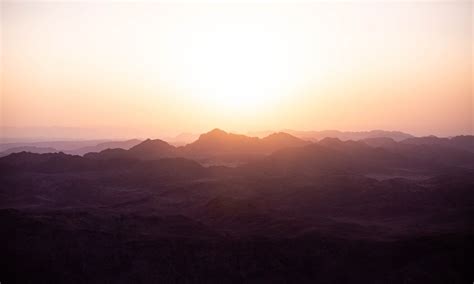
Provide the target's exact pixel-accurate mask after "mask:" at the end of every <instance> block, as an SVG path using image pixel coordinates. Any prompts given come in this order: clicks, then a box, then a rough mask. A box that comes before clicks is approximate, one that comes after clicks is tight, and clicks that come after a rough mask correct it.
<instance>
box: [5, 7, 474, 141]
mask: <svg viewBox="0 0 474 284" xmlns="http://www.w3.org/2000/svg"><path fill="white" fill-rule="evenodd" d="M1 8H2V11H1V27H2V37H1V47H2V57H1V60H2V61H1V75H2V89H1V90H2V95H1V99H2V100H1V126H2V127H3V129H4V131H3V133H2V135H3V136H11V135H12V134H11V133H10V132H8V131H6V130H5V129H7V128H6V127H8V129H21V128H25V129H26V128H27V127H40V128H41V127H51V126H55V127H77V128H86V129H100V131H104V132H102V133H105V132H107V131H108V132H107V133H108V134H107V135H109V134H110V133H112V132H113V133H115V134H116V133H117V132H120V135H122V136H123V137H125V136H130V137H132V136H136V135H144V133H149V135H152V136H153V135H155V136H156V135H157V134H161V133H170V132H194V133H200V132H204V131H206V130H209V129H212V128H215V127H219V128H223V129H226V130H229V131H235V132H247V131H260V130H268V129H273V130H278V129H285V128H289V129H298V130H321V129H341V130H353V131H357V130H370V129H386V130H401V131H406V132H409V133H412V134H415V135H428V134H435V135H441V136H448V135H459V134H472V133H473V128H472V125H473V117H472V108H473V103H472V85H471V83H472V80H473V76H472V64H473V62H474V61H473V56H472V41H473V34H472V3H471V2H469V1H468V2H460V1H459V2H458V1H456V2H454V1H453V2H444V3H443V2H436V3H432V2H429V3H428V2H418V3H403V2H388V3H376V2H364V3H358V4H356V3H332V4H330V3H329V2H320V3H312V4H309V3H308V4H298V5H295V4H289V3H286V4H285V3H281V4H250V3H248V4H243V5H234V4H232V5H231V4H210V3H208V4H182V5H172V4H160V3H152V2H142V3H138V4H135V3H110V2H109V3H100V4H99V3H91V2H83V3H66V2H63V3H61V2H51V3H41V2H37V3H27V2H24V3H23V2H8V1H6V2H5V1H3V2H2V3H1ZM114 129H120V130H117V131H116V132H114V131H115V130H114ZM123 129H126V131H125V132H124V131H123ZM100 131H99V132H100ZM15 133H16V134H18V131H17V132H15ZM49 135H51V136H54V135H56V136H58V135H59V134H58V133H54V131H53V133H50V134H49Z"/></svg>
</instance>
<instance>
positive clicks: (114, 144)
mask: <svg viewBox="0 0 474 284" xmlns="http://www.w3.org/2000/svg"><path fill="white" fill-rule="evenodd" d="M140 142H142V141H141V140H138V139H130V140H126V141H110V142H104V143H99V144H97V145H93V146H86V147H81V148H78V149H74V150H69V151H65V152H66V153H68V154H72V155H81V156H82V155H84V154H86V153H91V152H100V151H103V150H105V149H125V150H128V149H130V148H131V147H133V146H135V145H137V144H139V143H140Z"/></svg>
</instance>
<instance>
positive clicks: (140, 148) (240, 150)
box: [85, 129, 310, 164]
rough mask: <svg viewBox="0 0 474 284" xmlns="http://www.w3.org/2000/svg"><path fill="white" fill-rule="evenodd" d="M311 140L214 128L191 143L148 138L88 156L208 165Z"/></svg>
mask: <svg viewBox="0 0 474 284" xmlns="http://www.w3.org/2000/svg"><path fill="white" fill-rule="evenodd" d="M309 143H310V142H306V141H303V140H301V139H298V138H296V137H294V136H291V135H289V134H286V133H275V134H272V135H270V136H268V137H265V138H263V139H259V138H257V137H248V136H245V135H239V134H232V133H227V132H225V131H222V130H220V129H214V130H212V131H210V132H208V133H205V134H202V135H201V136H199V138H198V139H197V140H196V141H195V142H193V143H190V144H187V145H186V146H182V147H174V146H172V145H170V144H168V143H167V142H165V141H162V140H159V139H156V140H150V139H147V140H146V141H143V142H142V143H140V144H138V145H136V146H134V147H132V148H130V149H129V150H128V151H120V150H104V151H102V152H100V153H98V154H97V153H89V154H86V155H85V156H86V157H88V158H93V159H112V158H113V159H118V158H121V159H125V158H127V159H142V160H153V159H160V158H164V157H185V158H191V159H196V160H199V161H201V162H203V163H205V164H208V163H211V164H212V163H217V164H219V163H222V162H246V161H249V160H253V159H255V158H258V157H261V156H262V155H267V154H270V153H272V152H274V151H276V150H278V149H282V148H286V147H298V146H302V145H307V144H309Z"/></svg>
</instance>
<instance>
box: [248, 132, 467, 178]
mask: <svg viewBox="0 0 474 284" xmlns="http://www.w3.org/2000/svg"><path fill="white" fill-rule="evenodd" d="M377 142H379V143H377V146H376V147H373V146H370V145H368V144H367V143H366V142H364V141H342V140H340V139H338V138H324V139H322V140H321V141H320V142H318V143H314V144H310V145H307V146H303V147H296V148H286V149H282V150H279V151H276V152H274V153H272V154H271V155H269V156H267V157H265V158H263V159H260V160H258V161H255V162H252V163H249V164H247V165H244V166H242V167H241V169H242V170H243V171H244V172H246V173H252V172H265V173H267V174H270V175H287V174H298V173H299V174H305V175H319V174H321V173H324V174H326V173H329V172H333V173H343V172H354V173H358V174H368V173H387V174H393V173H397V172H398V173H403V172H404V171H405V170H413V169H417V170H418V171H420V172H423V171H428V172H432V171H442V170H443V169H445V168H446V167H456V166H459V167H468V168H474V153H472V152H469V151H466V150H462V149H458V148H455V147H446V146H444V145H437V144H435V145H423V146H421V145H410V144H405V143H403V142H395V141H393V142H390V140H383V142H385V143H380V140H378V141H377ZM387 142H388V143H387ZM369 143H374V140H369Z"/></svg>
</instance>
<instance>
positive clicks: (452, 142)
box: [402, 135, 474, 152]
mask: <svg viewBox="0 0 474 284" xmlns="http://www.w3.org/2000/svg"><path fill="white" fill-rule="evenodd" d="M402 143H404V144H411V145H440V146H446V147H454V148H458V149H463V150H467V151H470V152H474V136H473V135H462V136H455V137H452V138H439V137H436V136H426V137H413V138H408V139H405V140H403V141H402Z"/></svg>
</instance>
